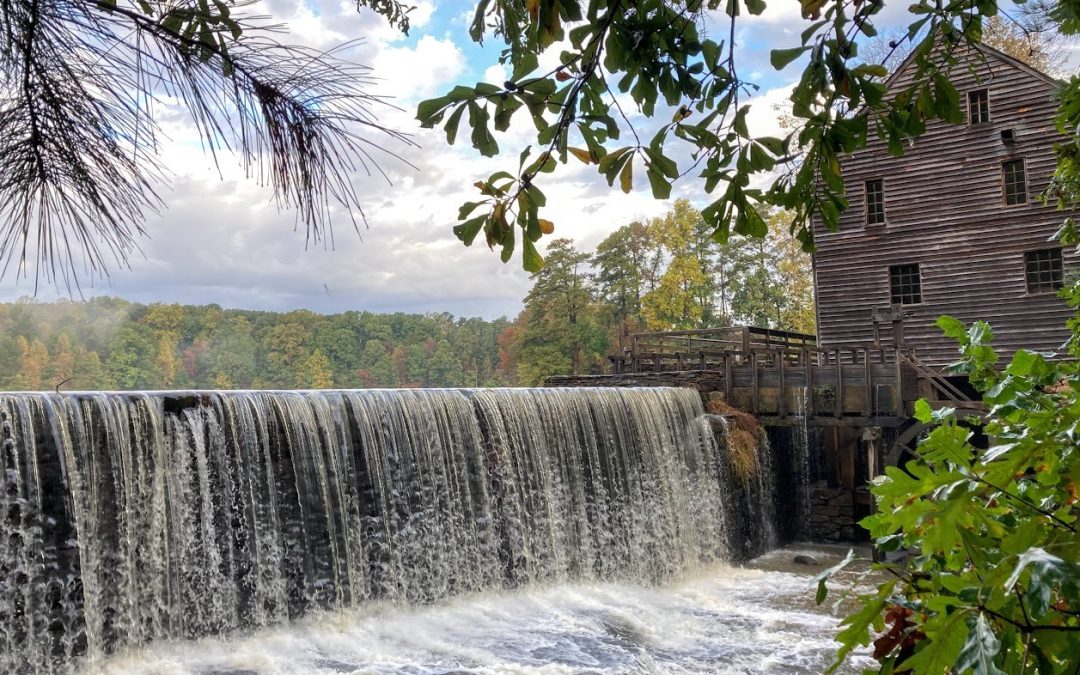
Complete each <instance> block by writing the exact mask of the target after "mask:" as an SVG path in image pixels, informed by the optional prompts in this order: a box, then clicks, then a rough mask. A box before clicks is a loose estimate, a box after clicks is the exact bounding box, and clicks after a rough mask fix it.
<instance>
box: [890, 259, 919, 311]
mask: <svg viewBox="0 0 1080 675" xmlns="http://www.w3.org/2000/svg"><path fill="white" fill-rule="evenodd" d="M889 292H890V295H891V299H892V303H893V304H894V305H917V304H919V303H920V302H922V278H921V276H920V275H919V263H909V264H907V265H893V266H891V267H889Z"/></svg>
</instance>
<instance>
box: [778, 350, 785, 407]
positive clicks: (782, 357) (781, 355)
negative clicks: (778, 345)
mask: <svg viewBox="0 0 1080 675" xmlns="http://www.w3.org/2000/svg"><path fill="white" fill-rule="evenodd" d="M777 354H778V355H779V359H780V396H779V400H778V401H777V402H776V411H777V413H778V414H779V415H780V417H787V386H785V382H784V361H787V358H785V355H784V353H783V352H782V351H780V352H777Z"/></svg>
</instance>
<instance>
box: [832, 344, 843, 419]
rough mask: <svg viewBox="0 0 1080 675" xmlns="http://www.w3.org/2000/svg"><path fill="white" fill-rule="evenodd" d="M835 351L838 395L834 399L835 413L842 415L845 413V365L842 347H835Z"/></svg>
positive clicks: (837, 415) (838, 415) (835, 414)
mask: <svg viewBox="0 0 1080 675" xmlns="http://www.w3.org/2000/svg"><path fill="white" fill-rule="evenodd" d="M833 353H834V354H836V397H835V400H833V415H834V416H836V417H842V416H843V414H844V366H843V364H842V363H841V361H843V359H842V358H841V351H840V349H839V348H837V349H834V350H833Z"/></svg>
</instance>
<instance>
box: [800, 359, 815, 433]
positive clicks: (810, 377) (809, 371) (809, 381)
mask: <svg viewBox="0 0 1080 675" xmlns="http://www.w3.org/2000/svg"><path fill="white" fill-rule="evenodd" d="M803 360H804V363H803V365H804V367H805V368H806V394H805V395H806V402H805V405H806V416H807V417H813V416H814V362H813V360H811V359H810V351H809V350H808V349H807V348H806V347H803Z"/></svg>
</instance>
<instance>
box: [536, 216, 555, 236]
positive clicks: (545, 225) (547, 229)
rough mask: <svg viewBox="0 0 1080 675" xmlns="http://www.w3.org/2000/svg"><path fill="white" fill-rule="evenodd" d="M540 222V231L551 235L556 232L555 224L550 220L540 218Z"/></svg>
mask: <svg viewBox="0 0 1080 675" xmlns="http://www.w3.org/2000/svg"><path fill="white" fill-rule="evenodd" d="M539 222H540V231H541V232H543V233H544V234H551V233H552V232H554V231H555V223H553V222H551V221H550V220H545V219H544V218H540V220H539Z"/></svg>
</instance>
